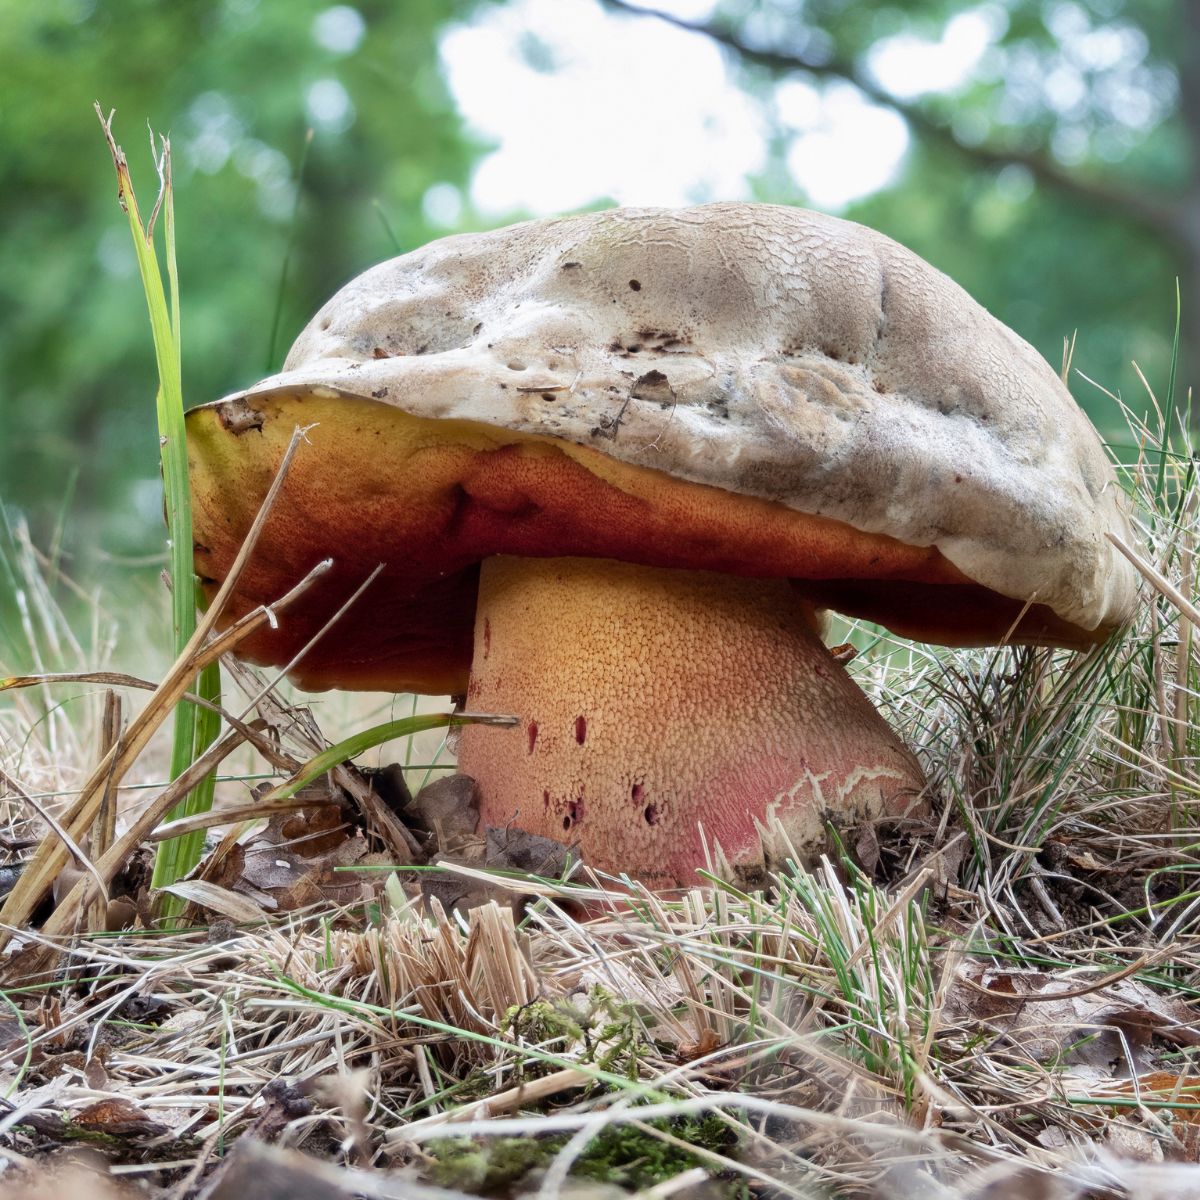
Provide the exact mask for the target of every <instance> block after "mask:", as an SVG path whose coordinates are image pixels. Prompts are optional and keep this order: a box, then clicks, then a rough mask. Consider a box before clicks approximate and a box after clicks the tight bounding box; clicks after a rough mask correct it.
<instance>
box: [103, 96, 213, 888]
mask: <svg viewBox="0 0 1200 1200" xmlns="http://www.w3.org/2000/svg"><path fill="white" fill-rule="evenodd" d="M96 114H97V116H99V117H100V123H101V126H102V127H103V129H104V136H105V138H106V140H107V141H108V146H109V150H110V151H111V153H112V157H113V165H114V166H115V168H116V172H117V198H118V200H119V202H120V204H121V207H122V208H123V209H124V210H125V213H126V215H127V216H128V218H129V230H130V234H131V235H132V237H133V246H134V252H135V254H136V257H137V264H138V274H139V276H140V277H141V282H142V291H143V292H144V293H145V297H146V308H147V311H148V314H149V317H150V331H151V335H152V337H153V341H154V356H155V361H156V363H157V366H158V381H159V382H158V392H157V394H156V397H155V407H156V410H157V417H158V432H159V446H160V451H159V454H160V464H161V468H162V479H163V496H164V502H165V509H166V518H167V534H168V537H169V539H170V549H171V552H170V558H169V564H168V571H169V575H170V581H171V626H172V632H173V635H174V647H173V653H174V654H175V655H176V656H178V655H179V654H181V653H182V652H183V649H184V647H185V646H186V645H187V643H188V641H189V639H190V638H191V636H192V634H193V633H194V632H195V629H196V600H197V592H196V580H195V576H194V574H193V567H192V508H191V491H190V488H189V484H188V463H187V442H186V435H185V432H184V420H183V373H182V339H181V333H180V311H179V273H178V266H177V263H176V257H175V202H174V193H173V188H172V185H171V147H170V143H169V142H168V141H167V139H165V138H163V139H162V140H161V142H160V147H161V157H159V158H158V160H157V162H156V164H155V165H156V167H157V169H158V172H159V179H160V183H161V192H160V196H159V204H157V205H156V206H155V210H154V212H153V213H152V214H151V217H150V220H149V222H146V223H144V222H143V221H142V217H141V212H140V211H139V208H138V202H137V196H136V194H135V192H134V188H133V181H132V179H131V178H130V174H129V164H128V161H127V160H126V158H125V154H124V152H123V151H122V150H121V148H120V147H119V146H118V145H117V143H116V141H115V140H114V138H113V135H112V129H111V120H112V118H111V117H110V118H109V120H108V121H105V119H104V117H103V114H102V113H101V110H100V107H99V105H97V106H96ZM152 145H153V141H152ZM160 206H161V208H162V214H163V225H164V251H165V257H166V276H167V285H166V287H164V283H163V271H162V268H161V267H160V265H159V260H158V254H157V252H156V250H155V244H154V225H155V221H156V218H157V216H158V215H159V207H160ZM168 289H169V294H168ZM200 687H201V691H202V693H204V694H206V695H207V696H208V698H211V699H217V700H219V698H220V680H219V675H218V674H216V673H215V672H212V671H210V672H209V673H208V674H207V679H206V680H205V679H202V680H201V684H200ZM218 730H219V726H218V725H217V724H216V723H215V722H214V720H213V717H212V714H210V713H207V712H205V710H202V709H197V708H196V707H195V706H193V705H191V704H186V703H181V704H179V705H178V706H177V707H176V709H175V714H174V730H173V740H172V747H171V778H172V779H175V778H177V777H178V776H179V775H181V774H182V773H183V772H184V771H185V770H187V768H188V767H189V766H191V764H192V763H193V762H194V761H195V758H196V756H197V755H198V754H201V753H203V751H204V750H205V749H206V748H207V746H208V745H209V744H210V743H211V742H212V740H213V739H214V738H215V736H216V734H217V732H218ZM206 797H207V802H206ZM211 803H212V783H211V781H206V782H205V784H204V785H203V786H202V787H200V788H198V789H196V790H195V791H193V792H192V793H191V795H189V797H188V798H187V799H186V800H185V801H184V802H183V803H182V804H180V805H178V806H177V807H176V809H174V810H173V811H172V812H171V813H169V814H168V815H167V820H172V819H174V818H176V817H180V816H185V815H190V814H191V813H194V812H201V811H204V808H206V807H211ZM202 845H203V843H202V841H200V842H197V841H196V839H195V837H194V835H193V836H192V837H190V838H188V839H185V840H184V841H183V842H180V841H179V840H178V839H175V840H172V841H169V842H164V843H163V845H162V846H161V847H160V849H159V852H158V855H157V857H156V859H155V864H154V878H153V885H154V886H155V887H163V886H165V885H166V884H170V883H174V882H175V880H176V879H178V878H179V877H180V876H181V875H184V874H186V873H187V872H188V871H189V870H191V868H192V867H193V866H194V865H195V863H196V862H197V861H199V853H200V849H201V846H202Z"/></svg>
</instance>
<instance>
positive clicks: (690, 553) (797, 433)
mask: <svg viewBox="0 0 1200 1200" xmlns="http://www.w3.org/2000/svg"><path fill="white" fill-rule="evenodd" d="M298 425H299V426H309V427H311V428H310V431H309V433H308V435H307V436H308V442H309V443H310V445H307V446H304V447H303V448H302V449H301V451H300V453H299V454H298V456H297V458H296V460H295V462H294V463H293V465H292V468H291V470H290V473H289V475H288V477H287V480H286V483H285V485H284V488H283V491H282V492H281V494H280V497H279V500H278V503H277V504H276V506H275V508H274V510H273V511H272V514H271V516H270V520H269V524H268V525H267V528H266V531H265V533H264V536H263V538H262V540H261V542H260V545H259V549H258V550H257V552H256V553H255V555H254V558H253V561H252V562H251V563H250V566H249V568H248V569H247V571H246V572H245V574H244V576H243V577H242V579H241V581H240V584H239V587H238V592H237V596H236V597H235V600H234V602H233V605H232V607H231V608H230V610H229V612H228V613H227V617H228V618H234V617H236V616H238V615H240V614H241V613H243V612H245V611H246V610H248V609H249V608H251V607H252V606H254V605H256V604H259V603H267V602H270V601H272V600H274V599H276V598H277V597H279V596H280V595H281V594H282V593H284V592H285V591H286V590H287V589H288V588H289V587H290V586H292V585H293V584H295V583H296V582H297V580H299V579H300V578H301V577H302V576H303V575H304V573H305V572H306V571H308V570H309V569H310V568H311V567H312V566H313V565H314V564H315V563H316V562H317V561H319V560H320V559H323V558H325V557H327V556H332V558H333V560H334V567H333V569H332V570H331V571H330V572H329V573H328V574H326V575H325V576H323V577H322V579H321V581H320V582H319V583H318V584H317V585H316V586H314V587H313V588H312V589H311V590H310V591H309V592H308V593H307V595H306V597H305V599H304V601H303V606H302V607H301V606H300V605H297V606H295V607H293V608H292V609H289V610H288V611H287V612H286V613H285V614H284V615H283V616H282V617H281V620H280V623H279V628H278V629H273V630H265V631H264V632H263V633H261V634H259V635H257V636H256V637H255V638H254V640H253V641H251V642H249V643H247V644H244V645H243V647H242V653H243V654H245V655H246V656H247V657H249V658H250V659H252V660H253V661H256V662H260V663H270V664H283V663H287V662H288V661H290V660H291V658H292V657H293V656H294V655H295V654H296V653H297V652H298V651H299V649H300V648H301V647H303V646H304V644H305V643H306V642H307V641H308V640H309V639H310V638H311V637H312V636H313V635H314V634H315V633H316V632H317V631H318V630H320V629H321V628H322V626H324V625H325V624H326V623H327V622H328V621H329V620H330V618H331V616H332V615H333V613H334V612H335V611H336V610H337V608H338V607H339V605H341V604H342V603H343V602H344V601H345V600H346V599H347V597H348V596H349V595H350V594H351V593H352V592H353V590H354V589H355V588H357V587H358V586H359V585H360V584H361V583H362V582H363V580H364V579H365V578H366V577H367V576H368V575H369V574H370V572H371V571H373V570H374V569H375V568H376V566H377V565H378V564H380V563H382V564H384V567H383V570H382V572H381V574H380V575H379V577H378V578H377V579H376V580H375V581H374V582H373V583H372V584H371V585H370V587H369V588H368V589H367V591H366V592H365V593H364V594H363V595H362V596H361V597H360V598H359V599H358V600H357V601H356V603H355V604H354V606H353V607H352V609H351V610H350V611H349V612H348V613H347V614H346V615H345V616H344V617H342V618H341V619H340V620H339V621H337V622H336V623H335V624H334V625H333V626H332V628H330V629H329V630H328V631H327V632H326V633H325V634H324V636H323V637H322V638H321V639H320V640H319V641H318V643H317V644H316V646H315V647H314V648H313V649H312V650H311V651H309V652H308V653H307V654H306V655H305V656H304V658H303V659H302V660H301V661H300V662H299V663H298V665H297V666H296V668H295V670H294V672H293V676H294V678H295V679H296V681H297V682H298V683H299V684H301V685H302V686H304V687H308V688H329V687H342V688H384V689H389V690H394V691H401V690H411V691H417V692H430V693H464V692H465V693H467V695H468V696H469V705H470V707H472V708H476V709H483V710H490V711H496V712H511V713H516V714H518V715H519V716H520V719H521V728H520V730H518V731H513V730H503V729H494V728H486V727H483V726H472V727H470V728H468V729H467V730H466V731H465V733H464V735H463V739H462V749H461V754H460V760H459V761H460V764H461V767H462V769H463V770H464V771H465V772H467V773H469V774H470V775H472V776H474V778H475V779H476V780H477V782H478V784H479V787H480V792H481V798H482V812H483V820H484V821H485V823H486V824H489V825H492V826H510V827H516V828H519V829H522V830H525V831H528V832H530V833H534V834H539V835H542V836H545V837H549V838H555V839H557V840H559V841H563V842H570V843H573V844H578V846H579V848H580V850H581V852H582V854H583V857H584V859H585V860H586V861H587V862H589V863H591V864H593V865H594V866H597V867H600V868H602V869H607V870H616V871H628V872H629V873H631V874H633V875H635V876H638V877H640V878H642V879H643V880H645V881H647V882H649V883H652V884H660V885H666V884H673V883H688V882H691V881H692V880H693V878H694V871H695V868H696V867H697V866H699V865H702V864H703V862H704V853H703V850H704V843H703V838H705V837H706V838H708V839H709V840H710V841H711V842H715V843H719V844H720V846H721V847H722V849H723V850H724V852H725V854H726V856H727V857H728V858H729V859H730V861H731V862H733V863H734V864H735V865H738V866H740V867H741V868H743V869H744V870H745V871H747V872H748V873H750V874H753V872H754V871H755V869H756V867H758V866H760V865H761V854H762V851H761V848H760V842H759V838H758V835H757V826H758V824H759V823H769V821H770V820H772V819H776V820H778V821H779V822H780V823H781V824H782V827H783V828H784V830H785V831H786V832H787V833H788V834H789V836H790V838H791V840H792V842H793V843H794V845H795V846H796V848H797V850H798V851H799V852H800V853H802V854H803V853H806V852H811V850H812V849H813V848H814V847H815V846H817V845H818V844H819V843H820V841H821V838H822V815H823V814H824V813H825V812H829V813H832V814H834V816H835V817H836V818H837V819H839V820H840V821H842V822H847V821H851V820H855V819H858V818H863V817H867V818H869V817H872V816H875V815H878V814H880V813H899V812H903V811H904V810H905V808H906V806H908V805H910V804H911V803H912V801H913V798H914V796H915V795H916V794H917V793H919V791H920V789H921V787H922V784H923V780H922V776H921V772H920V770H919V768H918V766H917V765H916V762H915V761H914V759H913V758H912V756H911V755H910V754H909V752H908V751H907V750H906V749H905V748H904V746H903V745H902V744H901V742H900V741H899V739H898V738H897V737H896V736H895V735H894V734H893V733H892V731H891V730H890V729H889V728H888V727H887V725H886V724H885V723H884V722H883V721H882V719H881V718H880V717H879V716H878V715H877V714H876V712H875V710H874V709H873V707H872V706H871V705H870V703H869V702H868V701H867V699H866V698H865V697H864V696H863V694H862V693H861V692H860V691H859V689H858V688H857V687H856V686H855V684H854V683H853V682H852V681H851V679H850V678H849V676H848V675H847V674H846V672H845V671H844V669H843V668H842V667H841V666H840V665H839V663H838V662H837V661H835V659H834V657H833V656H831V655H830V653H829V652H828V651H827V650H826V649H825V647H824V646H823V644H822V642H821V640H820V637H819V620H818V613H819V610H821V609H824V608H833V609H837V610H839V611H841V612H844V613H848V614H851V615H854V616H858V617H864V618H867V619H869V620H872V621H878V622H881V623H882V624H884V625H886V626H888V627H889V628H890V629H892V630H895V631H896V632H898V633H901V634H904V635H906V636H910V637H915V638H920V639H923V640H926V641H932V642H940V643H944V644H948V645H979V644H987V643H993V642H996V641H999V640H1001V639H1003V638H1005V637H1010V638H1011V639H1012V640H1014V641H1017V642H1024V643H1035V644H1040V645H1052V646H1072V647H1084V646H1088V645H1091V644H1094V643H1096V642H1099V641H1101V640H1102V639H1104V638H1105V637H1106V636H1107V635H1108V634H1109V633H1110V632H1111V631H1112V630H1113V629H1114V628H1115V627H1116V626H1118V625H1119V624H1121V623H1122V622H1124V621H1125V620H1126V619H1127V618H1128V616H1129V615H1130V612H1131V608H1132V605H1133V600H1134V590H1135V585H1134V578H1133V572H1132V570H1131V569H1130V567H1129V566H1128V564H1127V563H1126V562H1125V561H1124V560H1123V559H1122V558H1120V556H1119V555H1117V554H1116V553H1115V552H1114V549H1113V547H1112V546H1111V544H1110V543H1109V542H1108V541H1107V540H1106V537H1105V534H1106V533H1107V532H1109V531H1112V532H1115V533H1118V534H1120V535H1121V536H1127V533H1128V524H1127V518H1126V515H1125V511H1124V507H1123V504H1122V495H1121V492H1120V489H1119V487H1118V485H1117V482H1116V479H1115V477H1114V474H1113V471H1112V469H1111V467H1110V465H1109V463H1108V461H1107V459H1106V458H1105V455H1104V452H1103V450H1102V448H1101V445H1100V442H1099V440H1098V438H1097V436H1096V433H1095V431H1094V430H1093V428H1092V426H1091V425H1090V424H1089V423H1088V421H1087V419H1086V417H1085V416H1084V415H1083V414H1082V412H1081V411H1080V410H1079V408H1078V407H1077V406H1076V404H1075V403H1074V401H1073V400H1072V399H1071V397H1070V395H1069V394H1068V392H1067V389H1066V388H1065V387H1064V386H1063V384H1062V383H1061V381H1060V380H1059V378H1058V376H1057V375H1056V374H1055V372H1054V371H1053V370H1052V369H1051V368H1050V367H1049V366H1048V365H1047V364H1046V362H1045V361H1044V360H1043V359H1042V358H1040V357H1039V356H1038V354H1037V353H1036V352H1035V351H1034V350H1033V349H1032V347H1030V346H1029V345H1028V344H1027V343H1026V342H1024V341H1022V340H1021V339H1020V338H1019V337H1018V336H1017V335H1016V334H1014V333H1013V332H1012V331H1011V330H1009V329H1007V328H1006V327H1005V326H1003V325H1001V324H1000V323H999V322H998V321H996V320H994V319H993V318H992V317H991V316H989V315H988V314H987V313H986V312H985V311H984V310H983V309H982V308H980V307H979V305H978V304H976V303H975V302H974V301H973V300H971V298H970V297H969V296H967V295H966V293H965V292H963V291H962V290H961V289H960V288H959V287H957V286H956V285H955V284H953V283H952V282H951V281H950V280H949V279H947V278H946V277H945V276H944V275H942V274H940V273H939V272H938V271H936V270H934V269H933V268H932V267H930V266H929V265H927V264H926V263H924V262H923V261H922V260H921V259H919V258H917V257H916V256H915V255H913V254H911V253H910V252H909V251H907V250H905V249H904V248H903V247H901V246H899V245H897V244H896V243H895V242H892V241H890V240H889V239H887V238H885V237H883V236H881V235H880V234H877V233H874V232H873V231H871V230H869V229H865V228H863V227H862V226H859V225H854V224H850V223H848V222H845V221H839V220H835V219H833V218H830V217H824V216H819V215H817V214H814V213H810V212H804V211H801V210H798V209H793V208H781V207H774V206H769V205H754V204H714V205H707V206H704V207H701V208H693V209H682V210H677V211H666V210H658V209H626V210H620V209H618V210H614V211H610V212H600V213H592V214H588V215H585V216H578V217H568V218H563V219H560V220H544V221H533V222H530V223H528V224H524V225H517V226H514V227H513V228H510V229H502V230H498V231H496V232H494V233H484V234H468V235H463V236H460V237H450V238H445V239H444V240H442V241H438V242H434V243H433V244H431V245H428V246H426V247H424V248H423V249H421V250H417V251H415V252H414V253H412V254H406V255H404V256H402V257H400V258H397V259H394V260H392V261H391V262H387V263H384V264H382V265H381V266H378V267H375V268H374V269H372V270H370V271H367V272H366V273H365V274H363V275H361V276H360V277H359V278H357V279H355V280H354V281H353V282H351V283H349V284H348V285H347V286H346V287H344V288H343V289H342V290H341V291H340V292H339V293H338V294H337V295H336V296H334V298H333V299H332V300H330V302H329V303H328V304H326V305H325V307H324V308H323V309H322V310H321V311H320V312H319V313H318V314H317V316H316V317H315V318H314V320H313V321H312V323H311V324H310V325H309V326H308V328H307V329H306V330H305V331H304V332H303V333H302V334H301V335H300V337H299V339H298V340H297V342H296V344H295V346H294V347H293V348H292V351H291V354H290V355H289V357H288V359H287V362H286V364H285V367H284V370H283V372H282V373H281V374H279V375H276V376H273V377H271V378H269V379H266V380H263V381H262V382H261V383H259V384H257V385H255V386H254V387H253V388H251V389H250V390H249V391H247V392H244V393H240V394H238V395H236V396H233V397H231V398H228V399H225V400H222V401H219V402H217V403H215V404H211V405H208V406H206V407H203V408H199V409H195V410H193V411H192V412H191V413H190V414H189V417H188V437H189V445H190V455H191V469H192V486H193V491H194V495H195V528H196V539H197V547H196V566H197V570H198V571H199V573H200V574H201V576H202V577H203V578H204V579H205V580H206V581H207V583H208V584H209V586H215V585H216V583H217V582H218V581H220V580H221V579H223V578H224V576H225V573H226V572H227V571H228V569H229V566H230V564H231V562H232V561H233V558H234V555H235V553H236V551H237V548H238V546H239V544H240V542H241V540H242V538H243V537H244V535H245V533H246V531H247V529H248V528H249V525H250V522H251V520H252V519H253V517H254V515H255V512H256V511H257V509H258V506H259V504H260V503H261V501H262V499H263V496H264V494H265V492H266V491H267V488H268V486H269V485H270V483H271V481H272V479H273V477H274V475H275V472H276V469H277V467H278V466H279V463H280V459H281V457H282V455H283V453H284V449H285V447H286V445H287V443H288V440H289V438H290V436H291V434H292V431H293V429H294V428H295V427H296V426H298ZM701 830H703V833H702V832H701Z"/></svg>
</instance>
